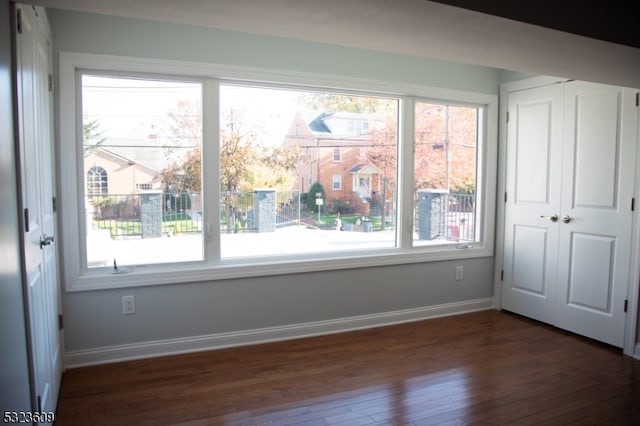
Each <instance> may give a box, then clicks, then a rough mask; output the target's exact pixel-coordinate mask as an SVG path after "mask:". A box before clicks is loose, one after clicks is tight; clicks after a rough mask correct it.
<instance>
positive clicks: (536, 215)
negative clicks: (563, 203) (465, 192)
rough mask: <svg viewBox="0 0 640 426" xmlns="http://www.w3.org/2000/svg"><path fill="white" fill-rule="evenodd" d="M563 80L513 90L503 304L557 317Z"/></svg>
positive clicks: (528, 313)
mask: <svg viewBox="0 0 640 426" xmlns="http://www.w3.org/2000/svg"><path fill="white" fill-rule="evenodd" d="M563 93H564V89H563V86H562V85H561V84H554V85H551V86H546V87H541V88H536V89H530V90H523V91H519V92H513V93H509V95H508V111H509V121H508V123H507V176H506V182H507V186H506V191H507V194H506V210H505V241H504V253H505V255H504V256H505V259H504V278H503V291H502V293H503V294H502V306H503V308H504V309H507V310H509V311H513V312H516V313H519V314H522V315H525V316H527V317H530V318H534V319H537V320H539V321H544V322H548V323H552V322H553V305H554V300H555V296H556V288H555V281H556V275H557V271H556V267H557V258H558V244H557V242H558V233H559V232H560V230H559V223H558V214H559V211H560V196H561V178H562V176H561V174H562V173H561V166H562V162H561V155H562V146H561V139H562V115H563V106H562V100H563Z"/></svg>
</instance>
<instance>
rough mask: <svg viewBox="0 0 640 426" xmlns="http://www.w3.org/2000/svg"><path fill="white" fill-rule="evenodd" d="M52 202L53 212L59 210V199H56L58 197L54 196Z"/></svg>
mask: <svg viewBox="0 0 640 426" xmlns="http://www.w3.org/2000/svg"><path fill="white" fill-rule="evenodd" d="M51 204H52V207H53V212H54V213H55V212H56V211H57V210H58V200H56V197H52V200H51Z"/></svg>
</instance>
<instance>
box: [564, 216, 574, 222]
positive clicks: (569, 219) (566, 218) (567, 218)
mask: <svg viewBox="0 0 640 426" xmlns="http://www.w3.org/2000/svg"><path fill="white" fill-rule="evenodd" d="M572 220H573V218H572V217H571V216H569V215H568V214H565V215H564V216H562V221H563V222H564V223H569V222H571V221H572Z"/></svg>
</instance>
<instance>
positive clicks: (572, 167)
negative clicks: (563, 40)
mask: <svg viewBox="0 0 640 426" xmlns="http://www.w3.org/2000/svg"><path fill="white" fill-rule="evenodd" d="M566 93H567V97H566V102H565V105H566V113H565V116H566V126H565V132H564V139H565V143H564V152H563V159H564V161H563V195H562V208H561V210H562V213H561V214H562V215H563V216H564V215H567V216H568V217H570V218H571V220H570V222H568V223H563V224H562V226H561V228H560V229H561V232H560V241H559V244H560V248H559V252H560V257H559V259H558V265H559V270H558V291H559V292H560V294H562V295H565V297H562V298H559V299H558V306H557V312H558V317H557V318H558V319H557V325H558V326H559V327H561V328H564V329H567V330H570V331H573V332H575V333H578V334H582V335H585V336H588V337H591V338H594V339H597V340H600V341H603V342H606V343H609V344H611V345H615V346H619V347H621V346H622V345H623V343H624V341H623V339H624V328H625V318H626V314H625V312H624V301H625V298H626V295H627V290H628V285H629V279H630V271H629V268H630V253H631V230H632V224H633V216H632V215H633V213H632V211H631V202H632V198H633V196H634V178H635V158H636V141H637V125H638V124H637V123H638V122H637V116H638V109H637V107H636V106H635V91H632V90H630V89H624V88H620V87H615V86H607V85H601V84H592V83H584V82H570V83H567V84H566ZM566 183H568V184H566Z"/></svg>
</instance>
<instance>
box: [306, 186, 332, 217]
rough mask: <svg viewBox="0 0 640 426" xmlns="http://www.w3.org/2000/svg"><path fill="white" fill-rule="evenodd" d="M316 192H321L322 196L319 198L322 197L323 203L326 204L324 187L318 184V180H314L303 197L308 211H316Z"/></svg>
mask: <svg viewBox="0 0 640 426" xmlns="http://www.w3.org/2000/svg"><path fill="white" fill-rule="evenodd" d="M317 193H320V194H322V196H321V197H320V198H322V200H323V202H324V204H323V205H325V206H326V203H327V195H326V193H325V192H324V187H323V186H322V185H321V184H320V182H316V183H314V184H313V185H311V188H309V192H307V194H306V197H305V201H306V205H307V210H308V211H310V212H317V211H318V205H317V204H316V199H317V198H318V197H317V196H316V194H317Z"/></svg>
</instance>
